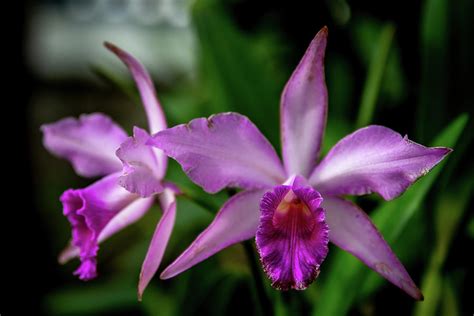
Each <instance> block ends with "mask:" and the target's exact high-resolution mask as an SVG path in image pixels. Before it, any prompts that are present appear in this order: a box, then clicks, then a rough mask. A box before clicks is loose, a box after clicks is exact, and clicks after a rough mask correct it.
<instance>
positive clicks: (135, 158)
mask: <svg viewBox="0 0 474 316" xmlns="http://www.w3.org/2000/svg"><path fill="white" fill-rule="evenodd" d="M150 138H151V137H150V135H148V133H147V132H146V131H144V130H142V129H141V128H138V127H134V128H133V137H129V138H128V139H127V140H126V141H125V142H124V143H122V145H120V148H119V149H118V150H117V157H118V158H120V160H121V161H122V163H123V172H124V173H123V175H122V176H121V177H120V178H119V184H120V185H121V186H123V187H124V188H125V189H127V190H128V191H130V192H132V193H137V194H139V195H140V196H141V197H149V196H151V195H153V194H155V193H159V192H161V191H163V185H162V183H161V180H162V179H163V177H164V174H165V172H166V165H165V166H163V165H162V164H160V162H159V161H158V159H157V157H156V156H155V154H154V152H153V151H154V150H157V149H156V148H153V147H152V146H149V145H146V143H147V141H148V140H149V139H150Z"/></svg>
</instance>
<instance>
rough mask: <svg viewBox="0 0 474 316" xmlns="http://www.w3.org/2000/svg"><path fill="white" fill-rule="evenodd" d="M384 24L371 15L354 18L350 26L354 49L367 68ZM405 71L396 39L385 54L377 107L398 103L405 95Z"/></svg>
mask: <svg viewBox="0 0 474 316" xmlns="http://www.w3.org/2000/svg"><path fill="white" fill-rule="evenodd" d="M383 27H384V24H383V23H382V22H380V21H377V20H375V19H373V18H372V17H369V16H365V17H363V18H361V17H358V18H357V19H355V20H354V22H353V23H352V27H351V35H352V36H351V37H352V39H353V42H352V43H353V45H354V47H355V51H356V53H357V55H358V57H359V59H360V60H361V61H362V63H363V65H364V66H365V67H366V68H367V69H368V68H369V66H370V64H371V63H372V62H373V60H374V56H375V53H376V51H377V45H378V44H379V38H380V30H381V29H382V28H383ZM406 85H407V84H406V79H405V73H404V71H403V67H402V63H401V57H400V49H399V48H398V46H397V45H396V41H395V40H394V41H393V43H392V44H391V45H390V51H389V53H388V56H387V63H386V65H385V70H384V73H383V77H382V81H381V83H380V91H379V96H378V98H377V99H378V102H377V104H379V107H378V109H380V108H382V107H386V106H394V105H399V104H400V103H401V101H403V99H404V98H405V97H406V95H407V90H408V89H407V87H406Z"/></svg>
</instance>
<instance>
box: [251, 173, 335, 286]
mask: <svg viewBox="0 0 474 316" xmlns="http://www.w3.org/2000/svg"><path fill="white" fill-rule="evenodd" d="M295 182H296V181H295ZM295 184H296V183H294V184H293V186H287V185H280V186H276V187H274V188H273V189H272V190H271V191H269V192H267V193H265V195H264V196H263V198H262V201H261V203H260V210H261V213H262V215H261V217H260V226H259V228H258V230H257V235H256V242H257V248H258V251H259V253H260V260H261V261H262V264H263V267H264V270H265V272H266V273H267V275H268V277H269V278H270V280H271V281H272V286H273V287H275V288H276V289H279V290H289V289H297V290H304V289H306V288H307V287H308V285H309V284H310V283H312V282H313V281H314V279H316V277H317V276H318V274H319V267H320V265H321V263H322V262H323V261H324V259H325V258H326V255H327V253H328V242H329V237H328V226H327V224H326V222H325V219H324V217H325V215H324V210H323V209H322V208H320V207H319V206H320V204H321V202H322V200H323V199H322V198H321V195H320V194H319V193H318V192H317V191H315V190H314V189H313V188H311V187H301V186H298V185H295Z"/></svg>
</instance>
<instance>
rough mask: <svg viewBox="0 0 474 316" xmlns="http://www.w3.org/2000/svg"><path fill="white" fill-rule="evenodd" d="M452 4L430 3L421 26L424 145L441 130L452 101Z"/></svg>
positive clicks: (435, 0)
mask: <svg viewBox="0 0 474 316" xmlns="http://www.w3.org/2000/svg"><path fill="white" fill-rule="evenodd" d="M449 9H450V6H449V2H448V1H447V0H427V1H425V4H424V8H423V10H422V12H423V14H422V22H421V63H422V66H421V86H420V100H419V106H418V107H417V110H418V113H417V120H416V122H417V132H418V135H417V136H418V137H417V139H419V140H420V141H426V140H427V139H430V138H431V137H432V136H433V135H434V133H435V132H436V131H438V130H439V129H440V128H441V126H442V125H441V124H443V118H444V117H445V112H446V108H447V98H448V89H447V87H448V83H449V80H450V79H449V78H448V67H449V65H448V57H447V56H448V48H449V47H450V45H449V41H448V33H449V25H450V24H449V22H448V14H449Z"/></svg>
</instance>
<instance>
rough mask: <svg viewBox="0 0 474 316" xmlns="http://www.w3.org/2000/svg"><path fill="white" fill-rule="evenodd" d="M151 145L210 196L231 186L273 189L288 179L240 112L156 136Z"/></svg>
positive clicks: (266, 143)
mask: <svg viewBox="0 0 474 316" xmlns="http://www.w3.org/2000/svg"><path fill="white" fill-rule="evenodd" d="M150 143H151V144H152V145H154V146H156V147H158V148H160V149H162V150H163V151H164V152H165V153H166V154H167V155H168V156H170V157H172V158H174V159H176V160H177V161H178V162H179V163H180V164H181V166H182V168H183V170H184V171H185V172H186V174H187V175H188V176H189V178H191V180H193V181H194V182H195V183H197V184H198V185H200V186H201V187H203V188H204V190H206V191H207V192H210V193H215V192H217V191H219V190H221V189H222V188H224V187H228V186H231V187H240V188H245V189H256V188H265V187H271V186H273V185H275V184H278V183H281V182H282V181H284V178H285V173H284V170H283V167H282V166H281V163H280V160H279V159H278V156H277V154H276V153H275V150H274V149H273V147H272V146H271V145H270V143H269V142H268V141H267V139H266V138H265V137H264V136H263V135H262V134H261V133H260V131H259V130H258V129H257V127H256V126H255V125H254V124H253V123H252V122H251V121H250V120H249V119H248V118H247V117H245V116H243V115H240V114H237V113H221V114H217V115H214V116H211V117H210V118H209V119H206V118H198V119H194V120H192V121H191V122H189V123H188V124H186V125H178V126H175V127H173V128H170V129H167V130H164V131H161V132H159V133H157V134H156V135H154V136H153V140H152V141H151V142H150Z"/></svg>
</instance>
